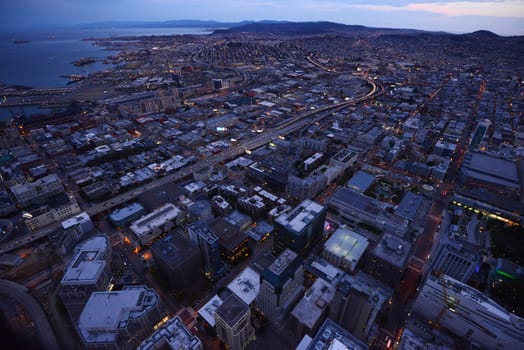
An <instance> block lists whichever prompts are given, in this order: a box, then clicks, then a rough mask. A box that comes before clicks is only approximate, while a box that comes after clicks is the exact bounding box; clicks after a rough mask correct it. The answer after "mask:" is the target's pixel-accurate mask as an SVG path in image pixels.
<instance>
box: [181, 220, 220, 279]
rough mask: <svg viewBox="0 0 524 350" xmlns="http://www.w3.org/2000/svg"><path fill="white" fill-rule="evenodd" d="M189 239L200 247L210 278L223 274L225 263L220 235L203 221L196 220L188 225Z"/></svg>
mask: <svg viewBox="0 0 524 350" xmlns="http://www.w3.org/2000/svg"><path fill="white" fill-rule="evenodd" d="M187 232H188V237H189V239H190V240H191V241H192V242H193V243H195V244H196V245H197V246H198V248H199V249H200V256H201V259H202V261H203V265H204V271H205V274H206V276H207V277H208V278H211V279H216V278H218V277H220V276H221V275H222V272H223V270H224V264H223V263H222V260H221V258H220V245H219V243H218V237H217V236H216V235H215V234H214V233H213V232H212V231H211V230H210V229H209V226H208V225H207V224H206V223H205V222H203V221H196V222H194V223H192V224H190V225H188V226H187Z"/></svg>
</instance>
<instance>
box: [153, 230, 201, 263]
mask: <svg viewBox="0 0 524 350" xmlns="http://www.w3.org/2000/svg"><path fill="white" fill-rule="evenodd" d="M151 251H152V252H153V256H154V257H155V258H157V259H158V258H159V259H162V260H163V261H164V262H165V263H166V264H167V265H169V266H170V267H173V268H174V267H176V266H178V265H179V264H180V263H181V262H183V261H185V260H186V259H187V258H188V256H191V255H192V254H194V253H195V252H197V251H198V248H197V247H196V246H194V245H193V244H191V242H190V241H189V240H188V239H186V238H185V237H184V236H182V235H180V234H178V233H174V234H170V235H167V236H166V237H164V238H162V239H160V240H158V241H156V242H155V243H153V245H152V246H151Z"/></svg>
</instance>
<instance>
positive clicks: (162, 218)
mask: <svg viewBox="0 0 524 350" xmlns="http://www.w3.org/2000/svg"><path fill="white" fill-rule="evenodd" d="M179 214H180V209H178V208H177V207H175V205H174V204H172V203H167V204H165V205H163V206H161V207H160V208H157V209H155V210H154V211H153V212H151V213H149V214H147V215H145V216H143V217H141V218H140V219H138V220H136V221H135V222H133V223H132V224H131V226H130V227H129V228H130V229H131V231H133V233H134V234H135V235H136V236H137V237H138V238H141V237H142V236H144V235H146V234H147V233H148V232H150V231H152V230H154V229H155V228H157V227H160V226H162V225H164V224H165V223H166V222H168V221H170V220H173V219H174V218H176V217H177V216H178V215H179Z"/></svg>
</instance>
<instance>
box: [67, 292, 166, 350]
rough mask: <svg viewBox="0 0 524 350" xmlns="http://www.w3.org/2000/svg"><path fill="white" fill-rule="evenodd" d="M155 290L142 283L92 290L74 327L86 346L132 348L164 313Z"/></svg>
mask: <svg viewBox="0 0 524 350" xmlns="http://www.w3.org/2000/svg"><path fill="white" fill-rule="evenodd" d="M163 313H164V312H163V310H162V305H161V301H160V298H159V297H158V294H157V293H156V292H155V291H154V290H153V289H151V288H148V287H145V286H132V287H131V286H128V287H125V288H124V289H123V290H120V291H114V292H95V293H93V294H91V297H90V298H89V300H88V301H87V303H86V305H85V307H84V309H83V310H82V313H81V314H80V318H79V319H78V323H77V329H78V333H79V335H80V339H81V340H82V343H83V344H84V346H85V347H86V348H87V349H115V350H124V349H125V350H128V349H129V350H130V349H135V348H136V347H137V346H138V345H139V344H140V343H141V342H142V341H143V340H144V339H146V338H147V337H148V336H149V335H150V334H151V330H152V329H153V328H154V327H155V325H156V324H157V323H158V322H160V320H162V318H163V317H164V315H163Z"/></svg>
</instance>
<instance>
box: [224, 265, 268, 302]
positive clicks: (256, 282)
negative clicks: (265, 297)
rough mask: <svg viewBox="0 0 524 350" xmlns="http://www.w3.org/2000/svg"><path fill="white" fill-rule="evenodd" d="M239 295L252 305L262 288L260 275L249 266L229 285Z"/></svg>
mask: <svg viewBox="0 0 524 350" xmlns="http://www.w3.org/2000/svg"><path fill="white" fill-rule="evenodd" d="M227 288H229V290H230V291H232V292H233V293H234V294H235V295H236V296H237V297H239V298H240V299H241V300H242V301H243V302H244V303H246V304H247V305H251V303H252V302H253V300H255V298H256V297H257V295H258V292H259V290H260V275H259V274H258V273H256V272H255V270H253V269H252V268H250V267H248V268H246V269H245V270H244V271H242V273H240V274H239V275H238V276H237V277H235V279H234V280H233V281H231V283H229V284H228V285H227Z"/></svg>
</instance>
